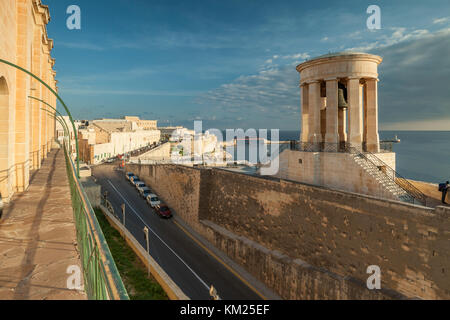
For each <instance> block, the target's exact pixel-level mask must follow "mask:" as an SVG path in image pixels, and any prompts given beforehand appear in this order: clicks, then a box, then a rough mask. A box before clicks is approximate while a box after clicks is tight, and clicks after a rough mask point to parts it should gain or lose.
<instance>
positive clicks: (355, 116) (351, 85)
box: [347, 78, 363, 150]
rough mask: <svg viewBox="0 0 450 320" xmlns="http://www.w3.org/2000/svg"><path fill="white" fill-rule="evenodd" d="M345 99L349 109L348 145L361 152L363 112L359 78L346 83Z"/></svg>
mask: <svg viewBox="0 0 450 320" xmlns="http://www.w3.org/2000/svg"><path fill="white" fill-rule="evenodd" d="M347 98H348V108H349V118H348V135H349V139H348V141H349V143H350V144H351V145H352V146H353V147H356V148H358V149H359V150H361V148H362V142H363V112H362V111H363V110H362V108H363V107H362V103H361V102H362V86H361V85H360V83H359V78H350V79H349V80H348V83H347Z"/></svg>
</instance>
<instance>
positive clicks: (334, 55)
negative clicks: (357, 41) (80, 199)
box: [309, 51, 370, 60]
mask: <svg viewBox="0 0 450 320" xmlns="http://www.w3.org/2000/svg"><path fill="white" fill-rule="evenodd" d="M360 54H370V53H367V52H356V51H340V52H330V53H327V54H324V55H321V56H318V57H314V58H312V59H309V60H315V59H321V58H332V57H339V56H352V55H360Z"/></svg>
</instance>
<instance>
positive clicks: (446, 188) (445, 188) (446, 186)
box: [439, 181, 450, 204]
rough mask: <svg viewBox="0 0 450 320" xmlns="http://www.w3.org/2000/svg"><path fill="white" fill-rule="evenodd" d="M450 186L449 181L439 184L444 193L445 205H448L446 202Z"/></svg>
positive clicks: (443, 200) (443, 201)
mask: <svg viewBox="0 0 450 320" xmlns="http://www.w3.org/2000/svg"><path fill="white" fill-rule="evenodd" d="M449 184H450V182H449V181H447V182H445V183H440V184H439V191H441V192H442V203H443V204H447V202H445V197H446V196H447V191H448V189H449V188H450V185H449Z"/></svg>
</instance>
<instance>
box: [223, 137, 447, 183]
mask: <svg viewBox="0 0 450 320" xmlns="http://www.w3.org/2000/svg"><path fill="white" fill-rule="evenodd" d="M379 135H380V140H391V139H394V137H395V136H397V138H398V139H400V142H399V143H394V145H393V151H394V152H395V153H396V171H397V173H398V174H400V175H401V176H403V177H405V178H408V179H413V180H418V181H426V182H431V183H441V182H445V181H447V180H450V131H380V132H379ZM299 136H300V131H297V130H280V132H279V140H280V141H285V140H298V139H299ZM224 137H225V135H224ZM268 140H270V135H269V137H268ZM267 147H268V148H269V149H270V146H267ZM247 149H248V148H247ZM227 151H232V148H227ZM236 157H237V153H234V158H235V159H236ZM248 157H249V152H248V150H246V154H245V158H246V160H249V159H248Z"/></svg>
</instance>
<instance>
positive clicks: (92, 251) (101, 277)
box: [64, 143, 129, 300]
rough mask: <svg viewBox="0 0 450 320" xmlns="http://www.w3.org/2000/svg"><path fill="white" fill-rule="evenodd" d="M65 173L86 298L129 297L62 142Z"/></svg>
mask: <svg viewBox="0 0 450 320" xmlns="http://www.w3.org/2000/svg"><path fill="white" fill-rule="evenodd" d="M64 155H65V158H66V166H67V174H68V176H69V183H70V192H71V196H72V206H73V210H74V217H75V224H76V230H77V241H78V247H79V250H80V256H81V262H82V266H83V276H84V284H85V287H84V289H85V291H86V293H87V295H88V298H89V299H94V300H129V297H128V293H127V291H126V289H125V286H124V284H123V282H122V279H121V278H120V274H119V271H118V270H117V267H116V264H115V263H114V259H113V257H112V255H111V252H110V250H109V247H108V244H107V243H106V240H105V237H104V235H103V232H102V230H101V228H100V225H99V223H98V221H97V218H96V216H95V213H94V210H93V208H92V206H91V204H90V202H89V200H88V197H87V195H86V193H85V191H84V189H83V187H82V185H81V183H80V181H79V179H78V177H77V175H76V173H75V165H74V163H73V161H72V159H71V158H70V156H69V153H68V150H67V145H66V143H64Z"/></svg>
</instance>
